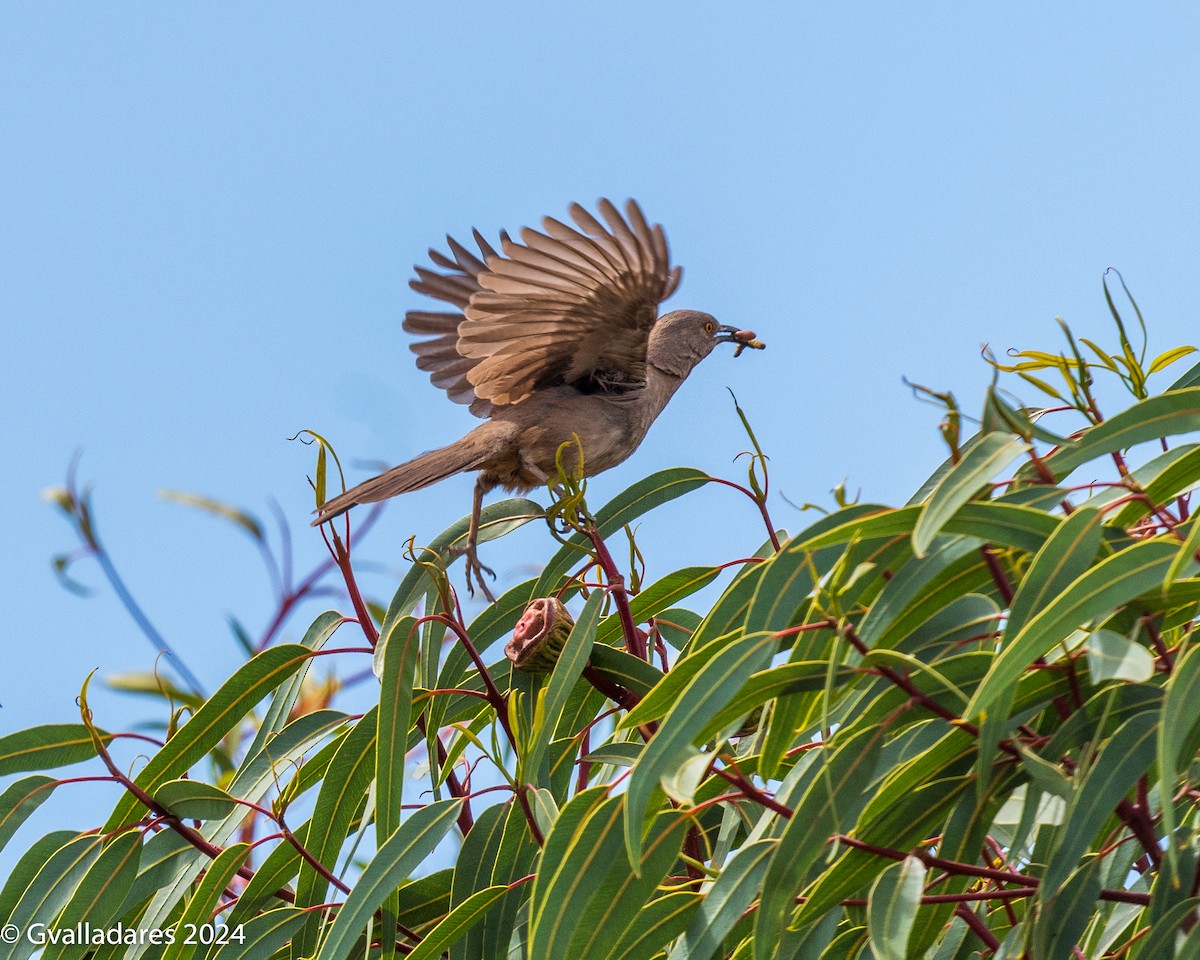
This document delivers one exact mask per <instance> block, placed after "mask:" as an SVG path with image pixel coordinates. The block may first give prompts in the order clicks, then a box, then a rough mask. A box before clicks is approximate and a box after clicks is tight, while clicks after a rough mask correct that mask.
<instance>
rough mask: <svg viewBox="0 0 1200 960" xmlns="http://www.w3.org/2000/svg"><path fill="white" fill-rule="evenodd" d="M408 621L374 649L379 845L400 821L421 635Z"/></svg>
mask: <svg viewBox="0 0 1200 960" xmlns="http://www.w3.org/2000/svg"><path fill="white" fill-rule="evenodd" d="M416 627H417V622H416V621H415V620H414V619H413V618H412V617H400V618H399V619H397V620H394V621H393V622H392V625H391V627H390V628H389V629H388V632H387V633H386V634H384V635H383V636H382V637H381V638H380V641H379V644H378V646H377V647H376V652H377V653H378V652H379V651H380V648H382V657H383V672H382V675H381V676H380V691H379V730H378V736H377V738H376V741H375V839H376V842H377V843H383V842H384V841H385V840H386V839H387V838H388V837H390V836H391V835H392V834H393V833H395V831H396V828H397V827H398V826H400V821H401V818H402V813H401V809H400V808H401V804H402V803H403V799H402V798H403V793H404V758H405V753H406V751H407V747H408V731H409V728H410V727H411V726H412V719H413V718H412V704H413V678H414V677H415V675H416V668H417V658H418V656H419V654H420V648H421V635H420V631H418V630H417V628H416Z"/></svg>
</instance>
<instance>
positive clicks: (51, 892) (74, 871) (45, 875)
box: [0, 836, 103, 960]
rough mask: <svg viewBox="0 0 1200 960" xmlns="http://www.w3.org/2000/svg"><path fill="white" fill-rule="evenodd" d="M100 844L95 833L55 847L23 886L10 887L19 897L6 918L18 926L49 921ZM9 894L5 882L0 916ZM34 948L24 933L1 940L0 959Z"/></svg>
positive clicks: (15, 959)
mask: <svg viewBox="0 0 1200 960" xmlns="http://www.w3.org/2000/svg"><path fill="white" fill-rule="evenodd" d="M102 845H103V841H101V840H100V839H99V838H98V837H93V836H83V837H77V838H76V839H74V840H72V841H70V842H69V843H67V844H65V845H64V846H61V847H59V849H57V850H55V851H54V852H53V854H52V855H51V856H50V858H49V859H48V860H46V861H45V865H44V866H42V868H41V869H40V870H38V871H37V875H36V876H35V877H34V878H33V879H32V880H31V881H30V882H29V884H28V885H27V886H26V887H25V888H24V889H23V890H14V891H11V893H12V894H16V895H18V896H19V897H20V899H19V900H18V901H17V904H16V906H15V907H13V908H12V912H11V913H9V914H8V919H7V920H6V921H5V922H6V923H8V924H11V925H12V926H14V927H16V928H17V929H18V930H28V929H29V928H30V927H31V926H32V925H33V924H34V923H39V922H40V923H46V924H49V923H50V922H51V921H52V920H53V919H54V918H55V917H56V916H57V915H58V912H59V911H60V910H61V909H62V908H63V907H64V906H65V905H66V903H67V901H69V900H70V899H71V897H72V896H73V895H74V893H75V889H76V887H77V886H78V885H79V882H80V881H81V880H82V878H83V876H84V875H85V874H86V873H87V872H88V869H89V868H90V867H91V866H92V864H93V863H95V862H96V858H97V857H99V856H100V851H101V848H102ZM9 895H10V891H9V889H8V884H5V887H4V896H3V897H0V917H2V916H4V915H5V914H6V913H8V911H7V910H4V909H3V908H4V907H5V906H6V903H5V900H6V899H7V897H8V896H9ZM35 949H36V944H35V943H33V942H32V941H30V940H29V939H28V938H26V937H18V938H17V939H16V940H15V941H14V942H12V943H9V942H7V941H3V940H0V960H24V958H26V957H28V956H29V955H30V954H32V953H33V951H34V950H35Z"/></svg>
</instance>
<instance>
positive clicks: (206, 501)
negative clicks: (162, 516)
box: [158, 490, 263, 540]
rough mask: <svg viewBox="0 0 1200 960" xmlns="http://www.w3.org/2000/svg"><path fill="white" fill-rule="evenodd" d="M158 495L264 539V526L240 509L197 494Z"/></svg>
mask: <svg viewBox="0 0 1200 960" xmlns="http://www.w3.org/2000/svg"><path fill="white" fill-rule="evenodd" d="M158 495H159V496H160V497H161V498H162V499H163V500H172V501H174V502H175V503H181V504H183V505H184V506H185V507H194V508H196V509H197V510H203V511H204V512H205V513H211V514H212V515H213V516H214V517H220V518H221V519H223V520H228V521H229V522H230V523H232V524H234V525H235V526H238V527H241V528H242V529H243V530H245V531H246V532H247V533H248V534H250V536H251V537H253V538H254V539H255V540H262V539H263V528H262V524H261V523H260V522H259V521H258V519H257V518H255V517H254V516H253V515H252V514H250V513H248V512H247V511H245V510H242V509H240V508H238V507H234V506H231V505H229V504H228V503H222V502H221V501H220V500H214V499H213V498H212V497H202V496H200V495H199V494H196V493H184V492H183V491H181V490H159V491H158Z"/></svg>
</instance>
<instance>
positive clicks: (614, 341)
mask: <svg viewBox="0 0 1200 960" xmlns="http://www.w3.org/2000/svg"><path fill="white" fill-rule="evenodd" d="M598 206H599V210H600V214H601V216H603V218H604V221H605V224H607V226H605V225H604V224H601V223H600V221H598V220H597V219H596V218H595V217H593V216H592V215H591V214H590V213H588V212H587V211H586V210H584V209H583V207H581V206H579V204H572V205H571V207H570V213H571V218H572V219H573V220H574V221H575V223H576V225H577V226H578V228H579V229H575V228H574V227H570V226H568V225H566V224H565V223H561V222H560V221H558V220H555V219H553V218H550V217H547V218H546V219H545V220H543V221H542V223H543V228H544V230H545V232H544V233H540V232H538V231H536V230H531V229H528V228H526V229H523V230H522V231H521V240H522V242H521V243H517V242H515V241H513V240H511V239H510V238H507V237H505V238H504V239H503V240H502V242H501V251H502V252H503V256H500V257H489V258H488V259H487V270H486V271H485V272H481V273H479V274H478V275H477V276H476V278H475V279H476V281H477V282H478V284H479V286H480V287H481V289H480V290H478V291H477V292H475V293H473V294H471V296H470V299H469V300H468V302H467V305H466V309H465V310H464V311H463V312H464V314H465V317H466V319H465V320H464V321H463V322H462V323H461V324H460V325H459V328H458V344H457V349H458V353H459V354H460V355H461V356H462V357H463V358H465V359H468V360H471V361H474V363H473V365H472V366H470V367H468V368H466V374H465V375H466V378H467V381H468V382H469V383H470V384H471V385H472V387H473V388H474V391H475V395H476V396H477V397H480V398H483V399H486V400H489V401H491V402H492V403H493V404H496V405H503V404H513V403H520V402H521V401H522V400H524V399H525V398H526V397H528V396H529V395H530V394H531V393H533V392H534V391H535V390H539V389H544V388H547V387H552V386H558V385H560V384H571V385H574V386H578V387H580V388H581V389H584V390H593V389H595V390H603V389H612V388H613V387H619V386H620V385H622V384H628V383H637V382H640V381H642V380H644V379H645V365H646V342H647V338H648V337H649V334H650V328H651V327H652V326H653V325H654V321H655V320H656V319H657V318H658V305H659V304H660V303H661V302H662V301H663V300H665V299H667V297H669V296H670V295H671V294H672V293H674V291H675V288H676V287H677V286H678V285H679V279H680V276H681V273H682V271H681V270H680V268H679V267H675V268H672V267H671V262H670V255H669V253H668V251H667V239H666V235H665V234H664V233H663V229H662V227H661V226H659V225H657V224H655V225H654V226H653V227H651V226H650V225H649V224H647V222H646V219H645V217H644V216H643V215H642V211H641V209H640V208H639V207H638V205H637V204H636V203H635V202H634V201H632V200H630V201H629V202H628V203H627V204H626V206H625V212H626V216H627V217H628V220H626V219H625V218H623V217H622V216H621V214H620V213H619V212H618V211H617V208H616V207H614V206H613V205H612V204H611V203H610V202H609V201H607V200H600V201H599V204H598Z"/></svg>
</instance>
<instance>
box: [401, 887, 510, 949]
mask: <svg viewBox="0 0 1200 960" xmlns="http://www.w3.org/2000/svg"><path fill="white" fill-rule="evenodd" d="M508 891H509V886H508V884H505V883H502V884H497V885H496V886H492V887H484V889H482V890H479V891H477V892H476V893H473V894H471V896H469V897H467V899H466V900H464V901H463V902H462V903H460V904H459V905H458V906H456V907H455V908H454V909H453V910H451V911H450V913H449V914H447V915H446V917H445V919H443V920H442V922H441V923H439V924H438V925H437V926H436V927H434V928H433V929H432V930H430V931H429V932H428V933H427V934H425V936H424V937H422V938H421V942H420V943H419V944H418V945H417V948H416V949H415V950H413V951H412V953H409V954H407V957H408V960H434V958H437V957H440V956H441V955H442V953H443V952H444V951H445V950H447V949H448V948H449V947H450V945H451V944H453V943H455V942H456V941H458V940H459V939H461V938H462V937H463V936H464V935H465V934H466V933H467V931H468V930H470V929H471V927H473V926H475V924H477V923H479V921H480V920H482V919H483V918H484V915H485V914H486V913H487V912H488V911H489V910H490V909H491V908H492V906H493V905H494V904H495V903H496V901H497V900H499V899H500V898H501V897H503V896H504V895H505V894H506V893H508Z"/></svg>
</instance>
